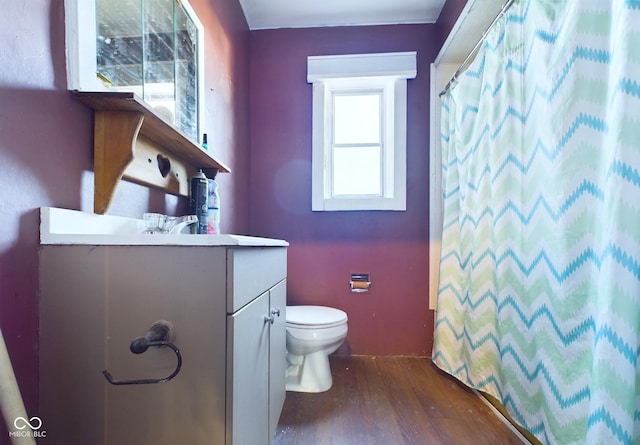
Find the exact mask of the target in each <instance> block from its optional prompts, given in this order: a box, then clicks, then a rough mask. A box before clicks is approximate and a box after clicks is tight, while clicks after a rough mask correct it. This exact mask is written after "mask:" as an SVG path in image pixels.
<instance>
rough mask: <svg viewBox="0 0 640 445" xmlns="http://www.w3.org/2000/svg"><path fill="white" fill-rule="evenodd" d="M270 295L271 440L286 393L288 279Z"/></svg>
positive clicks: (278, 285)
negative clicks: (271, 317)
mask: <svg viewBox="0 0 640 445" xmlns="http://www.w3.org/2000/svg"><path fill="white" fill-rule="evenodd" d="M269 297H270V303H271V314H272V315H273V317H274V322H273V324H272V325H271V332H270V339H269V343H270V344H269V438H270V440H273V437H274V435H275V432H276V428H277V426H278V420H279V419H280V413H281V412H282V406H283V405H284V398H285V395H286V391H285V383H286V382H285V379H286V372H287V346H286V328H287V327H286V320H287V314H286V310H287V285H286V281H285V280H283V281H281V282H280V283H279V284H277V285H276V286H275V287H274V288H273V289H271V290H270V292H269ZM278 314H279V315H278Z"/></svg>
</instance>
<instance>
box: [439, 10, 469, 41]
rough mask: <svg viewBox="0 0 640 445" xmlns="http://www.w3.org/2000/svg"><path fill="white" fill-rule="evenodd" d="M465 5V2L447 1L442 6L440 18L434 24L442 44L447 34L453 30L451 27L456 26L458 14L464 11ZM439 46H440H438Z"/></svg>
mask: <svg viewBox="0 0 640 445" xmlns="http://www.w3.org/2000/svg"><path fill="white" fill-rule="evenodd" d="M466 4H467V0H447V1H446V3H445V4H444V6H443V8H442V11H440V16H439V17H438V21H437V22H436V24H437V25H438V27H439V28H440V36H441V38H442V43H444V41H445V40H447V37H448V36H449V33H450V32H451V30H452V29H453V26H454V25H455V24H456V21H457V20H458V17H459V16H460V13H461V12H462V10H463V9H464V7H465V5H466ZM439 46H442V44H440V45H439Z"/></svg>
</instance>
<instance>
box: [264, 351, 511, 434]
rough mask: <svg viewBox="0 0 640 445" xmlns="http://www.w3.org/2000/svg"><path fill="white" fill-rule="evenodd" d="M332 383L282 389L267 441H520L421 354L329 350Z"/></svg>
mask: <svg viewBox="0 0 640 445" xmlns="http://www.w3.org/2000/svg"><path fill="white" fill-rule="evenodd" d="M330 362H331V369H332V374H333V386H332V388H331V389H330V390H329V391H326V392H324V393H318V394H307V393H296V392H287V398H286V400H285V404H284V409H283V411H282V415H281V417H280V423H279V425H278V429H277V432H276V437H275V440H274V442H273V444H274V445H293V444H297V445H403V444H407V445H409V444H411V445H438V444H443V445H445V444H446V445H456V444H461V445H462V444H464V445H466V444H473V445H483V444H487V445H489V444H490V445H497V444H505V445H508V444H513V445H522V443H523V442H522V441H521V439H520V438H519V436H518V435H517V434H515V433H514V432H513V431H512V430H511V429H510V428H509V427H508V426H507V425H505V424H504V423H503V422H502V421H501V420H500V419H499V418H498V417H497V416H496V415H495V414H494V412H493V411H492V409H491V408H490V407H489V406H487V405H486V404H485V403H484V402H483V401H482V400H481V399H480V398H479V397H478V396H477V395H476V394H475V393H473V392H472V391H470V390H469V389H467V388H466V387H464V386H463V385H461V384H459V383H458V382H457V381H456V380H455V379H453V378H451V377H450V376H448V375H447V374H445V373H443V372H441V371H439V370H438V369H437V368H436V367H435V366H434V365H433V364H432V363H431V360H430V359H427V358H415V357H365V356H356V357H334V356H332V357H330Z"/></svg>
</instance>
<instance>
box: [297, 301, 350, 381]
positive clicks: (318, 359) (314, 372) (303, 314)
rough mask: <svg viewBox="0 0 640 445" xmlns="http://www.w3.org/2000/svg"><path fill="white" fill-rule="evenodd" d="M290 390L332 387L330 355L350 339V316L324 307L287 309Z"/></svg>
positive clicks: (338, 310)
mask: <svg viewBox="0 0 640 445" xmlns="http://www.w3.org/2000/svg"><path fill="white" fill-rule="evenodd" d="M286 326H287V380H286V389H287V391H297V392H323V391H326V390H328V389H329V388H331V384H332V383H333V380H332V378H331V368H330V367H329V354H331V353H332V352H334V351H335V350H336V349H338V348H339V347H340V345H341V344H342V342H343V341H344V339H345V338H346V337H347V314H346V313H345V312H343V311H341V310H340V309H335V308H331V307H325V306H287V320H286Z"/></svg>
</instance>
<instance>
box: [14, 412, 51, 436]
mask: <svg viewBox="0 0 640 445" xmlns="http://www.w3.org/2000/svg"><path fill="white" fill-rule="evenodd" d="M13 426H14V427H15V429H16V430H17V431H9V437H47V432H46V431H44V430H41V428H42V419H40V417H37V416H33V417H31V418H30V419H26V418H24V417H22V416H19V417H16V418H15V419H14V420H13ZM27 427H29V429H27Z"/></svg>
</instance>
